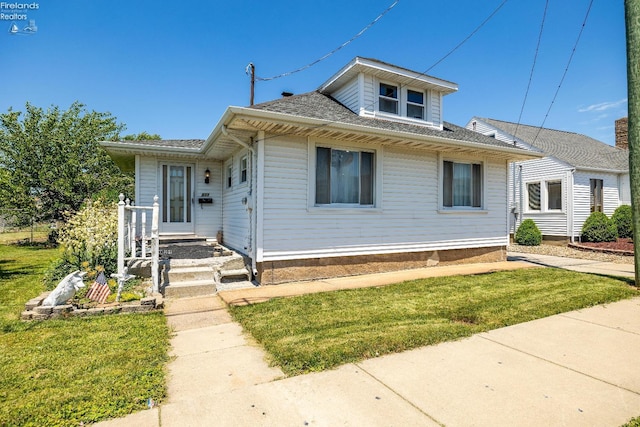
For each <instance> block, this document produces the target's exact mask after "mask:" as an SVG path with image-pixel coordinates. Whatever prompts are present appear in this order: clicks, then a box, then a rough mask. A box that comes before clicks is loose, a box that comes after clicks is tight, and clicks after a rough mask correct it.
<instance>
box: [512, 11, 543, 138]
mask: <svg viewBox="0 0 640 427" xmlns="http://www.w3.org/2000/svg"><path fill="white" fill-rule="evenodd" d="M548 7H549V0H547V1H546V3H545V4H544V13H543V14H542V23H541V24H540V34H538V44H537V45H536V53H535V55H533V65H531V73H530V74H529V83H527V90H526V91H525V93H524V99H523V100H522V108H520V115H519V116H518V123H517V124H516V131H515V132H514V133H513V138H514V139H515V138H516V135H517V134H518V128H519V127H520V120H522V113H523V112H524V106H525V104H526V103H527V97H528V96H529V89H530V88H531V81H532V80H533V70H535V68H536V61H537V60H538V51H539V50H540V41H541V40H542V31H543V29H544V21H545V20H546V18H547V9H548ZM514 144H515V141H514Z"/></svg>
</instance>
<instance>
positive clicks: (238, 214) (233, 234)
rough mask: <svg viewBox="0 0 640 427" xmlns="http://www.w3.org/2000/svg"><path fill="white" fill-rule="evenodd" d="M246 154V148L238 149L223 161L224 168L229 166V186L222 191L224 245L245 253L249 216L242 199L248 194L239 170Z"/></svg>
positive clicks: (246, 250) (226, 168)
mask: <svg viewBox="0 0 640 427" xmlns="http://www.w3.org/2000/svg"><path fill="white" fill-rule="evenodd" d="M246 155H247V150H242V151H238V152H236V153H235V154H234V155H233V157H231V158H230V159H227V161H225V162H224V170H228V168H229V167H231V187H227V188H225V190H224V191H223V211H224V214H223V225H222V229H223V232H224V237H223V241H224V245H225V246H228V247H230V248H232V249H235V250H237V251H239V252H242V253H244V254H247V252H248V248H249V244H250V242H249V227H250V218H249V213H248V211H247V205H246V204H245V203H243V200H244V199H245V198H248V197H249V195H248V192H247V190H248V185H247V183H242V184H241V183H240V182H239V181H240V173H239V170H240V159H241V158H242V157H244V156H246ZM249 169H250V168H249ZM226 178H227V177H225V180H226ZM225 186H226V184H225Z"/></svg>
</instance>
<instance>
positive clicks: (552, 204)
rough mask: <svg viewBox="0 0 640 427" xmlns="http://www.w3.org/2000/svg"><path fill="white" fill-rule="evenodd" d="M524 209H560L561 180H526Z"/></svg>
mask: <svg viewBox="0 0 640 427" xmlns="http://www.w3.org/2000/svg"><path fill="white" fill-rule="evenodd" d="M525 197H526V199H527V204H526V210H527V212H532V213H540V212H542V213H544V212H551V211H561V210H562V180H561V179H554V180H549V181H545V180H543V181H535V182H527V183H526V187H525Z"/></svg>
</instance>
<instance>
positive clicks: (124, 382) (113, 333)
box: [0, 245, 169, 426]
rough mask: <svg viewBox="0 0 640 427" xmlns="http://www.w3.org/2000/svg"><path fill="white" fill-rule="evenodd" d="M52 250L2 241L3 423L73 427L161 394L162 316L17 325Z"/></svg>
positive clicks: (0, 375)
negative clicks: (3, 242)
mask: <svg viewBox="0 0 640 427" xmlns="http://www.w3.org/2000/svg"><path fill="white" fill-rule="evenodd" d="M57 255H58V252H57V250H53V249H42V248H36V247H28V246H13V245H11V246H9V245H0V425H2V426H4V425H21V426H45V425H46V426H77V425H80V424H81V423H84V424H88V423H90V422H95V421H99V420H103V419H107V418H113V417H119V416H124V415H127V414H129V413H131V412H133V411H136V410H140V409H144V408H145V406H146V404H147V399H149V398H152V399H154V400H156V401H157V400H162V398H163V397H165V395H166V386H165V365H166V363H167V361H168V356H167V350H168V346H169V330H168V327H167V324H166V320H165V318H164V315H163V314H162V313H151V314H128V315H116V316H102V317H92V318H73V319H66V320H48V321H45V322H26V323H25V322H21V321H20V320H18V319H19V316H20V312H21V311H22V310H23V309H24V303H25V302H26V301H27V300H29V299H30V298H33V297H35V296H37V295H38V294H40V292H42V291H43V285H42V275H43V273H44V271H45V269H46V268H47V266H48V265H49V263H50V262H51V261H52V260H53V259H55V258H56V257H57Z"/></svg>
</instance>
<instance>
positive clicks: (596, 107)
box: [578, 98, 627, 113]
mask: <svg viewBox="0 0 640 427" xmlns="http://www.w3.org/2000/svg"><path fill="white" fill-rule="evenodd" d="M626 103H627V98H625V99H621V100H619V101H613V102H611V101H608V102H601V103H599V104H593V105H589V106H588V107H585V108H579V109H578V112H579V113H587V112H590V111H605V110H610V109H612V108H616V107H618V106H619V105H622V104H626Z"/></svg>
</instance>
